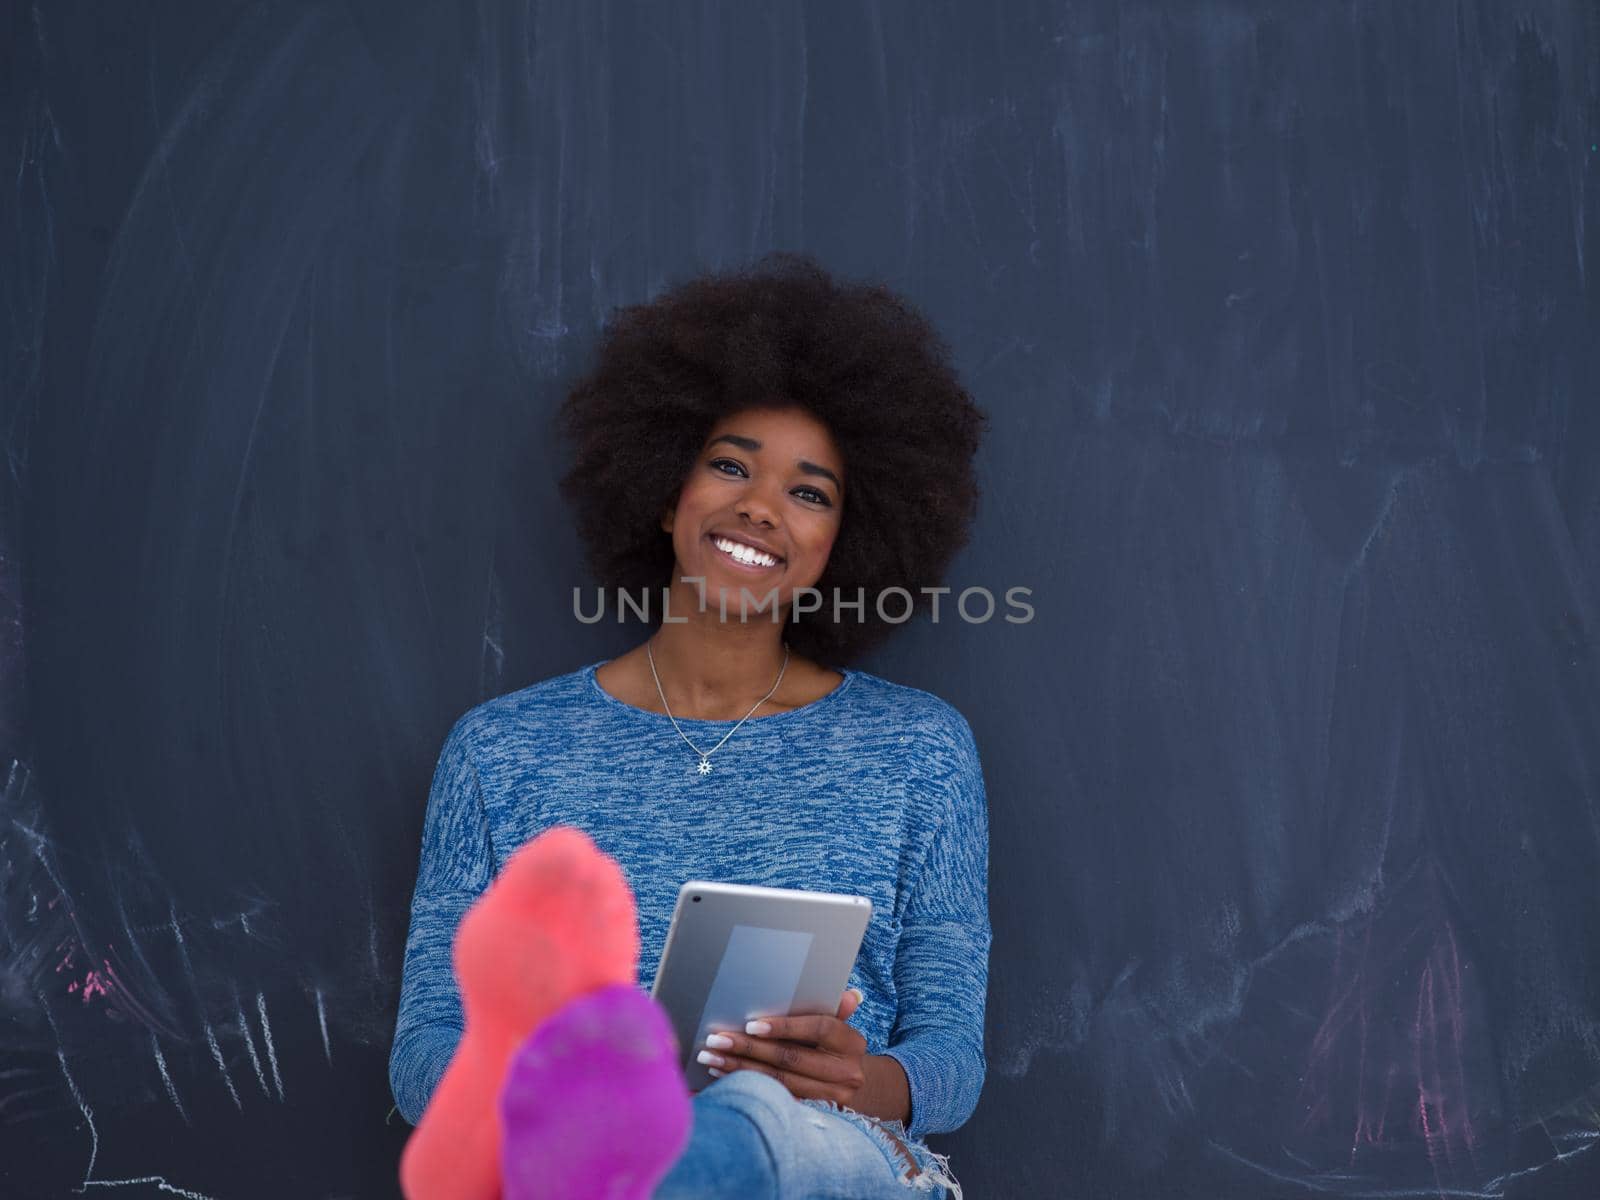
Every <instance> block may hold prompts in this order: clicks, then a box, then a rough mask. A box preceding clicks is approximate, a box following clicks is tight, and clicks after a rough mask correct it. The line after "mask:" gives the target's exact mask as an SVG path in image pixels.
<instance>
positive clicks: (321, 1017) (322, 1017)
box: [317, 988, 333, 1067]
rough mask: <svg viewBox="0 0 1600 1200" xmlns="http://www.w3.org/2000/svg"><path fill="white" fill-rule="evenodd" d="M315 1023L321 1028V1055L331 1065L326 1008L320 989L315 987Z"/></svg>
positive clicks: (331, 1057) (331, 1054) (331, 1052)
mask: <svg viewBox="0 0 1600 1200" xmlns="http://www.w3.org/2000/svg"><path fill="white" fill-rule="evenodd" d="M317 1025H318V1026H319V1027H320V1028H321V1029H322V1056H323V1057H324V1058H326V1059H327V1060H328V1065H329V1066H330V1067H331V1066H333V1047H331V1046H330V1045H328V1010H327V1009H326V1008H325V1007H324V1006H323V1003H322V989H321V988H318V989H317Z"/></svg>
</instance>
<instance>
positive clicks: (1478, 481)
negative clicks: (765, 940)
mask: <svg viewBox="0 0 1600 1200" xmlns="http://www.w3.org/2000/svg"><path fill="white" fill-rule="evenodd" d="M1597 14H1600V8H1597V7H1596V6H1595V5H1593V4H1592V3H1588V2H1587V0H1572V2H1570V3H1554V2H1552V3H1525V2H1522V0H1437V2H1432V0H1430V2H1426V3H1392V4H1391V3H1347V2H1346V3H1337V2H1333V0H1328V2H1325V3H1226V4H1225V3H1196V2H1194V0H1172V2H1171V3H1156V2H1152V0H1144V2H1130V3H1125V4H1113V3H1108V2H1098V3H1071V4H1069V3H1050V4H1031V3H1021V2H1019V3H1009V2H1008V3H1004V4H990V3H971V4H960V5H953V4H948V3H893V4H891V3H882V4H875V3H852V4H843V3H839V4H820V3H819V4H807V5H803V6H801V5H795V4H787V3H784V4H778V3H753V2H752V3H738V4H735V3H726V4H710V3H707V4H689V3H673V4H643V3H641V4H607V3H577V2H573V3H567V4H542V3H531V2H525V3H515V2H506V3H496V2H492V0H481V2H479V3H475V4H466V3H460V4H458V3H436V4H422V3H409V4H399V3H395V2H394V0H383V2H377V0H360V2H356V0H351V2H348V3H342V4H335V3H283V4H237V3H226V2H223V0H183V2H177V0H174V2H170V3H163V4H159V5H145V4H139V5H134V4H106V3H87V2H85V3H68V2H64V0H51V2H48V3H46V2H40V3H37V4H33V5H31V6H30V5H25V4H21V3H18V4H13V5H11V6H8V11H7V13H6V15H5V16H4V18H3V21H4V26H3V28H4V36H5V44H4V52H5V57H4V63H5V67H4V70H3V72H0V76H3V82H0V89H3V94H4V103H3V113H4V125H3V129H0V133H3V140H0V150H3V154H0V166H3V168H4V170H3V173H0V178H3V188H0V197H3V198H0V218H3V220H0V301H3V302H0V319H3V321H4V328H3V331H0V334H3V350H4V354H3V357H0V389H3V391H0V406H3V407H0V439H3V442H4V448H5V452H6V460H5V465H6V468H7V469H6V470H5V471H3V472H0V616H3V621H4V637H3V642H0V654H3V658H0V754H3V759H0V763H3V768H4V769H3V770H0V780H3V787H4V791H3V796H0V803H3V810H0V818H3V820H0V1054H3V1061H0V1191H3V1192H4V1193H5V1194H6V1195H7V1196H18V1197H30V1198H31V1197H46V1196H50V1197H53V1196H65V1195H69V1194H70V1193H71V1191H72V1190H73V1189H79V1190H86V1189H88V1188H89V1187H91V1186H92V1185H96V1184H105V1185H106V1186H105V1187H104V1188H103V1189H102V1188H94V1190H93V1191H92V1192H91V1194H102V1192H103V1193H104V1194H123V1195H149V1196H157V1195H165V1194H174V1193H175V1194H178V1195H182V1196H189V1197H196V1196H199V1197H210V1198H214V1200H228V1198H233V1197H332V1196H361V1197H369V1196H370V1197H382V1196H387V1195H391V1194H392V1192H393V1189H394V1184H393V1177H394V1164H395V1162H396V1159H397V1155H398V1151H399V1148H400V1146H401V1144H402V1141H403V1137H404V1134H405V1127H404V1126H403V1124H402V1123H401V1122H400V1120H399V1118H398V1117H395V1116H391V1115H390V1104H391V1101H390V1097H389V1094H388V1087H387V1080H386V1078H385V1071H384V1063H385V1056H386V1053H387V1039H388V1036H389V1032H390V1030H391V1027H392V1020H393V1014H394V1008H395V1003H396V996H397V986H398V975H399V964H400V951H401V947H402V942H403V939H404V935H405V928H406V920H407V904H408V900H409V894H410V887H411V883H412V880H413V877H414V872H415V867H416V856H417V849H418V836H419V831H420V823H421V818H422V807H423V802H424V800H425V798H426V791H427V785H428V782H429V778H430V775H431V772H432V769H433V765H434V761H435V758H436V756H437V754H438V751H439V747H440V745H441V742H442V740H443V736H444V734H445V731H446V730H447V729H448V728H449V726H450V724H451V722H452V721H453V720H454V718H455V717H456V716H458V715H459V714H460V713H461V712H463V711H464V710H466V709H467V708H469V707H471V706H472V705H474V704H475V703H477V702H478V701H480V700H481V699H484V698H486V697H488V696H491V695H496V694H499V693H502V692H505V691H509V690H512V689H514V688H517V687H521V686H524V685H525V684H527V683H530V682H533V681H534V680H537V679H541V678H544V677H547V676H549V675H552V674H556V673H560V672H564V671H568V670H571V669H573V668H575V667H577V666H579V665H581V664H583V663H586V662H590V661H594V660H596V659H599V658H602V657H606V656H609V655H611V654H614V653H617V652H619V651H620V650H621V649H623V648H625V647H626V646H629V645H631V644H633V643H635V642H636V641H637V640H639V638H640V637H641V636H642V631H641V630H640V629H639V628H638V627H619V626H616V625H604V626H595V627H590V626H583V625H580V624H578V623H577V622H576V621H574V620H573V618H572V615H571V614H572V608H571V590H572V588H573V587H574V586H575V585H577V584H581V583H586V582H587V581H586V580H585V578H584V576H583V575H582V573H581V571H580V569H579V566H578V563H579V556H578V547H577V544H576V540H575V537H574V535H573V533H572V531H571V530H570V529H569V526H568V522H567V514H566V511H565V509H564V508H563V507H562V505H561V504H560V502H559V500H558V498H557V494H556V491H555V486H554V480H555V478H556V475H557V474H558V472H559V471H560V470H561V467H562V462H561V448H560V446H559V445H558V444H557V443H556V442H554V441H553V440H552V439H551V437H550V434H549V424H548V422H549V418H550V416H551V414H552V412H553V410H554V407H555V405H556V404H557V402H558V401H559V399H560V397H561V395H562V394H563V391H564V388H565V387H566V386H567V384H569V383H570V382H571V381H572V380H573V379H574V378H575V377H576V376H577V374H578V373H579V372H580V371H581V370H583V368H584V366H585V364H586V362H587V360H588V355H589V354H590V352H591V350H592V348H593V344H594V338H595V334H596V331H597V329H598V328H599V327H600V325H601V323H602V322H603V321H604V320H605V319H606V317H607V314H608V312H610V311H611V310H612V309H613V308H614V307H615V306H617V305H619V304H624V303H630V302H635V301H638V300H641V299H643V298H646V297H648V296H651V295H652V294H654V293H656V292H657V291H659V290H660V289H661V288H663V287H665V286H666V285H668V284H669V283H671V282H673V281H675V280H678V279H681V278H684V277H686V276H687V275H689V274H691V273H693V272H695V271H698V270H700V269H704V268H708V267H721V266H732V265H735V264H740V263H744V262H746V261H749V260H751V259H753V258H755V257H758V256H759V255H760V254H762V253H764V252H765V251H768V250H771V249H796V250H804V251H808V252H810V253H813V254H815V255H816V256H817V257H818V258H819V259H821V260H822V261H823V262H824V263H825V264H827V265H828V266H829V267H831V268H833V269H835V270H837V271H838V272H840V273H841V274H843V275H845V276H847V277H850V278H875V279H882V280H884V281H887V282H888V283H890V284H891V285H892V286H894V287H896V288H898V289H901V290H902V291H904V293H905V294H906V295H907V296H909V297H910V298H911V299H912V300H913V301H914V302H916V303H917V304H919V305H920V306H922V307H923V308H924V309H925V311H927V312H928V314H929V315H930V316H931V317H932V318H933V319H934V321H935V322H936V323H937V324H938V326H939V327H940V328H941V329H942V330H943V331H944V332H945V334H946V336H947V337H948V339H949V341H950V343H951V345H952V347H953V349H954V352H955V354H956V357H957V360H958V363H959V366H960V368H961V370H962V372H963V374H964V378H965V379H966V380H967V382H968V383H969V385H970V387H971V389H972V391H973V392H974V394H975V395H976V396H977V398H978V399H979V401H980V402H981V403H982V404H983V405H984V407H985V408H986V409H988V411H989V412H990V414H991V416H992V418H993V432H992V436H991V437H990V439H989V441H988V443H987V445H986V446H985V449H984V451H983V457H982V462H981V468H982V480H983V485H984V489H985V499H984V503H983V508H982V515H981V519H980V521H979V524H978V527H977V530H976V533H975V536H974V539H973V541H972V543H971V545H970V546H969V547H968V548H967V549H966V550H965V551H964V552H963V553H962V555H961V557H960V558H959V560H958V561H957V564H956V568H955V571H954V574H953V577H952V579H951V580H950V582H951V583H952V585H953V586H956V587H958V588H960V587H967V586H986V587H989V588H990V589H992V590H994V591H996V593H997V594H998V592H999V591H1000V589H1002V588H1005V587H1011V586H1025V587H1029V588H1031V589H1032V590H1033V598H1032V602H1033V604H1034V608H1035V617H1034V619H1033V621H1032V622H1031V623H1029V624H1026V625H1012V624H1007V623H1005V622H1003V621H1002V620H999V619H998V618H997V619H995V620H993V621H991V622H990V623H988V624H985V625H969V624H964V623H960V622H950V621H945V622H941V623H940V624H937V625H935V624H930V623H926V622H925V623H922V624H919V625H917V626H914V627H908V628H906V629H904V630H902V631H901V632H900V634H899V635H898V636H897V638H896V639H895V640H893V641H891V642H890V643H889V644H888V646H887V647H886V648H885V649H884V650H882V651H881V652H880V653H878V654H877V655H875V656H874V657H873V658H872V659H870V660H868V661H867V662H864V663H863V664H861V665H863V666H865V667H866V668H867V669H869V670H873V671H875V672H877V673H879V674H883V675H886V676H888V677H889V678H892V679H896V680H899V681H902V682H906V683H910V684H914V685H917V686H919V687H925V688H927V689H929V690H932V691H934V692H936V693H937V694H939V695H941V696H943V697H945V698H947V699H948V700H950V701H951V702H952V703H953V704H955V705H956V706H957V707H958V708H960V709H961V710H962V711H963V712H964V713H966V714H967V716H968V717H969V719H970V720H971V723H972V725H973V728H974V730H975V732H976V735H977V739H978V743H979V747H980V749H981V752H982V755H983V759H984V765H985V771H986V776H987V781H988V789H989V799H990V806H991V814H992V817H991V819H992V854H991V864H992V866H991V874H992V909H993V917H994V925H995V942H994V955H993V962H992V967H993V986H992V990H991V993H990V996H989V1016H988V1031H987V1039H988V1049H989V1062H990V1073H989V1078H988V1083H987V1086H986V1090H985V1092H984V1096H983V1099H982V1102H981V1104H980V1107H979V1109H978V1112H977V1115H976V1116H975V1117H974V1119H973V1120H972V1121H971V1122H970V1124H969V1125H968V1126H967V1127H966V1128H964V1129H963V1130H961V1131H960V1132H959V1133H958V1134H957V1135H955V1136H952V1137H949V1138H945V1139H942V1140H941V1141H940V1142H939V1143H938V1144H939V1145H940V1147H941V1148H942V1149H945V1150H948V1151H950V1152H951V1153H953V1154H954V1156H955V1164H956V1167H957V1173H958V1174H959V1175H960V1176H961V1177H962V1178H963V1179H964V1181H965V1182H966V1183H967V1185H968V1195H969V1196H971V1197H978V1198H980V1200H982V1198H995V1197H1000V1198H1008V1197H1018V1198H1021V1197H1034V1196H1049V1197H1056V1196H1061V1197H1077V1196H1084V1197H1208V1198H1209V1197H1226V1198H1229V1200H1232V1198H1244V1200H1250V1198H1257V1197H1259V1198H1266V1197H1292V1196H1312V1195H1323V1194H1332V1195H1344V1196H1377V1195H1383V1196H1402V1195H1418V1196H1428V1195H1439V1196H1451V1197H1455V1196H1501V1195H1504V1196H1515V1197H1533V1198H1538V1200H1547V1198H1551V1197H1557V1198H1561V1197H1593V1196H1595V1195H1597V1194H1600V1185H1597V1181H1596V1177H1597V1174H1600V1170H1597V1164H1600V1147H1597V1142H1600V1089H1597V1084H1600V882H1597V879H1600V369H1597V368H1600V348H1597V342H1600V148H1597V144H1600V15H1597ZM118 1181H124V1182H120V1183H119V1182H118ZM113 1184H116V1185H117V1186H111V1185H113Z"/></svg>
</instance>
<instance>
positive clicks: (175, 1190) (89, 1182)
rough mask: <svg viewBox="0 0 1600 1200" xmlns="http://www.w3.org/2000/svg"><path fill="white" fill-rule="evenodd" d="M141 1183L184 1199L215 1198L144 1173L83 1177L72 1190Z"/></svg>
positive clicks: (210, 1199)
mask: <svg viewBox="0 0 1600 1200" xmlns="http://www.w3.org/2000/svg"><path fill="white" fill-rule="evenodd" d="M143 1184H149V1185H151V1186H152V1187H154V1188H155V1189H156V1190H157V1191H160V1192H171V1193H172V1194H173V1195H174V1196H183V1197H185V1198H186V1200H215V1198H214V1197H212V1196H207V1195H206V1194H205V1193H204V1192H191V1191H190V1190H189V1189H188V1188H181V1187H177V1186H176V1185H174V1184H170V1183H168V1182H167V1181H166V1180H165V1179H163V1178H162V1177H161V1176H159V1175H145V1176H142V1177H140V1178H138V1179H85V1180H84V1181H83V1187H80V1188H76V1189H74V1190H75V1191H79V1192H82V1191H83V1190H84V1188H92V1187H134V1186H136V1185H143Z"/></svg>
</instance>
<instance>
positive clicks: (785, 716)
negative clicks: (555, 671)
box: [582, 658, 860, 729]
mask: <svg viewBox="0 0 1600 1200" xmlns="http://www.w3.org/2000/svg"><path fill="white" fill-rule="evenodd" d="M610 661H611V660H610V659H604V658H603V659H600V660H599V661H597V662H592V663H590V664H589V665H588V666H586V667H584V668H583V669H582V674H583V678H584V682H585V684H586V685H587V686H588V688H589V690H590V691H592V692H593V693H594V694H595V695H596V696H598V697H599V698H600V699H601V700H602V701H604V702H605V703H606V704H609V705H611V706H612V707H613V708H617V709H620V710H621V711H623V712H625V713H630V714H632V715H633V716H634V717H635V718H637V719H639V720H644V721H651V722H654V723H656V724H660V725H665V726H668V727H669V728H670V727H671V725H672V721H673V719H674V718H672V717H669V716H667V714H666V713H658V712H651V711H650V710H649V709H648V708H640V707H638V706H637V705H634V704H629V703H628V702H627V701H626V700H621V699H618V698H617V697H616V696H613V695H612V694H611V693H610V692H608V691H606V690H605V688H603V687H601V686H600V681H599V680H598V679H596V678H595V672H596V671H597V670H599V669H600V668H601V667H603V666H605V664H606V663H608V662H610ZM834 670H836V671H838V672H839V674H841V675H843V676H844V679H843V680H841V681H840V683H839V684H838V686H836V687H835V688H834V689H833V690H832V691H831V692H828V693H827V694H825V695H822V696H818V697H817V698H816V699H815V700H813V701H811V703H809V704H802V705H801V706H800V707H799V708H790V709H785V710H784V711H783V712H779V713H770V714H768V715H767V716H764V717H751V718H750V721H754V722H756V723H757V724H760V725H766V724H767V723H768V722H770V721H785V720H793V719H796V718H799V717H803V716H809V715H811V714H813V713H816V712H818V711H825V710H826V709H827V707H828V706H829V705H830V704H834V703H835V700H834V697H836V696H838V695H840V694H842V693H843V692H845V691H846V690H848V689H849V687H850V685H851V684H852V683H854V682H855V678H856V676H857V675H858V674H860V672H859V671H856V670H853V669H852V668H850V667H835V668H834ZM676 719H677V722H678V724H679V725H682V726H683V727H685V728H691V727H692V728H699V729H720V728H723V727H725V726H729V725H737V724H738V723H739V719H738V718H737V717H735V718H732V719H730V720H721V721H708V720H704V719H702V718H700V717H678V718H676Z"/></svg>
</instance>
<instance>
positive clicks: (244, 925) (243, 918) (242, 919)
mask: <svg viewBox="0 0 1600 1200" xmlns="http://www.w3.org/2000/svg"><path fill="white" fill-rule="evenodd" d="M239 928H240V929H242V930H244V931H245V933H246V934H250V914H249V913H240V914H239ZM250 936H254V935H253V934H250Z"/></svg>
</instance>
